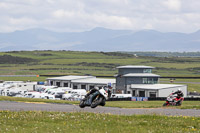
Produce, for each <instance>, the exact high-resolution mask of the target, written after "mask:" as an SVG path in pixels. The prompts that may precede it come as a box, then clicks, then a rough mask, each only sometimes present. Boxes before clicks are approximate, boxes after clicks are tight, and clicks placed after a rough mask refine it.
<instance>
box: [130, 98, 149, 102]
mask: <svg viewBox="0 0 200 133" xmlns="http://www.w3.org/2000/svg"><path fill="white" fill-rule="evenodd" d="M131 101H148V97H132V98H131Z"/></svg>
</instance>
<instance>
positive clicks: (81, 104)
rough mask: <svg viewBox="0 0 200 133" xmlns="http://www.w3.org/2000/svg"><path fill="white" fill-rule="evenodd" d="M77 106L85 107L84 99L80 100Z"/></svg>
mask: <svg viewBox="0 0 200 133" xmlns="http://www.w3.org/2000/svg"><path fill="white" fill-rule="evenodd" d="M79 107H80V108H84V107H85V101H84V100H81V101H80V104H79Z"/></svg>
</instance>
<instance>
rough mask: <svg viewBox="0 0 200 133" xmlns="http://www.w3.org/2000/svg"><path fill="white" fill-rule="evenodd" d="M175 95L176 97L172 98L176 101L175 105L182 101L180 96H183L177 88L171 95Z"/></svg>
mask: <svg viewBox="0 0 200 133" xmlns="http://www.w3.org/2000/svg"><path fill="white" fill-rule="evenodd" d="M175 94H176V95H177V96H176V98H175V99H174V100H175V101H176V105H180V104H181V102H182V100H183V99H182V97H183V96H184V94H183V92H182V90H181V89H180V88H179V89H178V90H177V91H176V92H173V93H172V95H175Z"/></svg>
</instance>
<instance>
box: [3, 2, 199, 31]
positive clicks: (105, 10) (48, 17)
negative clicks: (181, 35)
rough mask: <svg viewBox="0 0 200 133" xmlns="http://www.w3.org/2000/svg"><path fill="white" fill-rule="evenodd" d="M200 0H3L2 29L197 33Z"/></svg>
mask: <svg viewBox="0 0 200 133" xmlns="http://www.w3.org/2000/svg"><path fill="white" fill-rule="evenodd" d="M199 7H200V0H0V32H12V31H15V30H24V29H29V28H45V29H49V30H53V31H61V32H69V31H71V32H74V31H85V30H91V29H93V28H95V27H105V28H110V29H129V30H141V29H154V30H158V31H162V32H170V31H175V32H185V33H190V32H195V31H197V30H199V29H200V8H199Z"/></svg>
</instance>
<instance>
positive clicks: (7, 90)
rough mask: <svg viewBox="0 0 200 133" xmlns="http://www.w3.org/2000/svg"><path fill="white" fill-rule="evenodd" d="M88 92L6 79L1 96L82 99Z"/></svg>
mask: <svg viewBox="0 0 200 133" xmlns="http://www.w3.org/2000/svg"><path fill="white" fill-rule="evenodd" d="M86 94H87V92H86V90H85V89H72V88H69V87H57V86H46V85H44V84H42V85H41V84H38V83H37V82H26V83H25V82H23V81H6V82H4V83H0V96H13V97H26V98H41V99H52V100H55V99H56V100H73V101H74V100H76V101H80V100H81V99H83V98H84V97H85V95H86ZM123 97H131V94H112V95H111V98H123Z"/></svg>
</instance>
